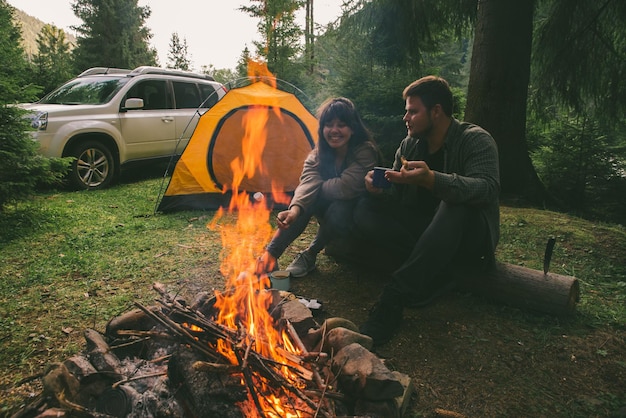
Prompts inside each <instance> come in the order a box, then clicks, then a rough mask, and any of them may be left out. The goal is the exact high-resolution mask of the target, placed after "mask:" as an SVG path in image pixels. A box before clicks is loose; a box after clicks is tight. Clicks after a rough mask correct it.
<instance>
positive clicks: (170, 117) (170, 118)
mask: <svg viewBox="0 0 626 418" xmlns="http://www.w3.org/2000/svg"><path fill="white" fill-rule="evenodd" d="M161 120H162V121H163V122H165V123H170V122H174V118H173V117H172V116H163V117H162V118H161Z"/></svg>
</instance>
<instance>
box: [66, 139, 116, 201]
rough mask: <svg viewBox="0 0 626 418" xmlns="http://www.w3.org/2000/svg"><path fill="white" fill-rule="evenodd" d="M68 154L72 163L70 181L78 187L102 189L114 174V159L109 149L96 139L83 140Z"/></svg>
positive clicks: (111, 179) (107, 184)
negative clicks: (71, 158) (72, 160)
mask: <svg viewBox="0 0 626 418" xmlns="http://www.w3.org/2000/svg"><path fill="white" fill-rule="evenodd" d="M70 156H72V157H75V158H76V159H75V160H74V162H73V163H72V171H71V173H70V181H71V183H72V184H73V185H74V186H75V187H77V188H78V189H82V190H85V189H90V190H93V189H104V188H106V187H107V186H109V184H110V183H111V181H113V177H114V175H115V160H114V158H113V154H111V151H110V150H109V149H108V148H107V147H106V146H105V145H103V144H101V143H100V142H97V141H85V142H84V143H81V144H79V145H77V146H76V147H75V148H74V149H73V150H72V152H71V154H70Z"/></svg>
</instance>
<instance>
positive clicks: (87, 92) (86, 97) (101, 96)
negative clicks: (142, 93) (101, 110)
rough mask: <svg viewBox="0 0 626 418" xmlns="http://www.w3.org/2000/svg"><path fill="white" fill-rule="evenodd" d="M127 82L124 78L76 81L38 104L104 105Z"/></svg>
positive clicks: (60, 88)
mask: <svg viewBox="0 0 626 418" xmlns="http://www.w3.org/2000/svg"><path fill="white" fill-rule="evenodd" d="M128 80H129V79H128V78H126V77H122V78H120V77H115V78H105V77H95V78H80V79H76V80H74V81H72V82H69V83H67V84H64V85H63V86H61V87H59V88H58V89H56V90H54V91H53V92H51V93H50V94H48V95H47V96H45V97H44V98H42V99H41V100H40V101H39V103H44V104H65V105H79V104H81V105H82V104H91V105H98V104H105V103H108V102H109V101H110V100H111V99H112V98H113V96H115V94H116V93H117V92H118V91H119V89H121V88H122V86H123V85H124V84H126V83H127V82H128Z"/></svg>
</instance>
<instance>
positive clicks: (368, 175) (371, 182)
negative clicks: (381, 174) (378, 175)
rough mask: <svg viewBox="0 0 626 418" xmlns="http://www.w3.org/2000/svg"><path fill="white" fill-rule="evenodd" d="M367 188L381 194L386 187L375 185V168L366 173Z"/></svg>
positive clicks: (373, 192) (371, 191)
mask: <svg viewBox="0 0 626 418" xmlns="http://www.w3.org/2000/svg"><path fill="white" fill-rule="evenodd" d="M365 190H367V191H368V192H370V193H372V194H381V193H383V191H384V189H381V188H380V187H376V186H374V170H370V171H368V172H367V173H366V174H365Z"/></svg>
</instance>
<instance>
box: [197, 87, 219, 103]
mask: <svg viewBox="0 0 626 418" xmlns="http://www.w3.org/2000/svg"><path fill="white" fill-rule="evenodd" d="M199 86H200V92H201V94H202V101H203V102H202V107H203V108H205V109H208V108H210V107H213V106H215V104H216V103H217V101H218V100H219V99H220V97H219V95H218V94H217V91H216V90H215V88H213V86H212V85H210V84H200V85H199Z"/></svg>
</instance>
